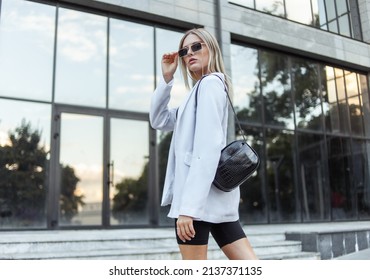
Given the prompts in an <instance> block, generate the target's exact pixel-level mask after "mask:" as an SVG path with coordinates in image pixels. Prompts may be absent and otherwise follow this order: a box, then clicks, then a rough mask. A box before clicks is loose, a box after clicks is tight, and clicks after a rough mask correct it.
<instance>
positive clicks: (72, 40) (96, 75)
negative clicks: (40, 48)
mask: <svg viewBox="0 0 370 280" xmlns="http://www.w3.org/2000/svg"><path fill="white" fill-rule="evenodd" d="M106 49H107V18H106V17H102V16H97V15H93V14H88V13H82V12H78V11H73V10H67V9H63V8H59V19H58V43H57V62H56V85H55V95H56V96H55V101H56V102H60V103H67V104H73V105H85V106H93V107H105V106H106V64H107V62H106V53H107V51H106Z"/></svg>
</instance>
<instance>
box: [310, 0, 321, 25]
mask: <svg viewBox="0 0 370 280" xmlns="http://www.w3.org/2000/svg"><path fill="white" fill-rule="evenodd" d="M318 2H322V0H319V1H317V0H312V1H311V5H312V15H313V23H312V24H313V25H314V26H316V27H320V17H321V13H320V9H319V3H318Z"/></svg>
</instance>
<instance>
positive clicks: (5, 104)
mask: <svg viewBox="0 0 370 280" xmlns="http://www.w3.org/2000/svg"><path fill="white" fill-rule="evenodd" d="M50 116H51V106H50V105H45V104H37V103H33V102H20V101H10V100H5V99H0V146H4V145H5V144H9V131H11V132H14V130H15V128H17V127H19V126H20V125H21V124H22V119H24V120H25V121H26V122H30V123H31V129H32V131H34V130H39V131H40V132H41V133H42V134H41V140H40V145H41V146H44V147H45V149H46V151H49V150H50Z"/></svg>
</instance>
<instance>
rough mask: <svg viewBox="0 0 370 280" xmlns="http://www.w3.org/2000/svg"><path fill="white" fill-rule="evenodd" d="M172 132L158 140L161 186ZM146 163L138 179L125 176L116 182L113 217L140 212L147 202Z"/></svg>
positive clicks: (122, 216) (123, 217)
mask: <svg viewBox="0 0 370 280" xmlns="http://www.w3.org/2000/svg"><path fill="white" fill-rule="evenodd" d="M171 137H172V133H165V134H162V135H161V138H160V140H159V152H158V154H159V156H158V157H159V160H158V161H159V173H160V175H159V177H160V178H159V186H160V187H163V184H164V177H165V171H166V166H167V158H168V151H169V146H170V142H171ZM148 167H149V166H148V163H147V164H145V166H144V168H143V172H142V173H141V175H140V176H139V178H138V179H134V178H125V179H123V180H122V181H121V182H120V183H118V184H116V186H115V188H116V191H117V192H116V194H115V196H114V197H113V207H112V212H113V217H114V218H115V219H118V220H120V221H121V222H122V221H124V220H125V218H126V217H127V216H129V215H130V212H131V213H133V212H137V213H138V212H142V211H143V209H145V206H146V203H147V190H148Z"/></svg>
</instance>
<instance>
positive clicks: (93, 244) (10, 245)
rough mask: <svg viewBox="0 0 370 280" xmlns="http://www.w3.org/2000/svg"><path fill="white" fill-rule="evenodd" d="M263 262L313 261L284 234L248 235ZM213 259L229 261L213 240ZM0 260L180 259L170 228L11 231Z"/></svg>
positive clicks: (0, 246) (2, 238)
mask: <svg viewBox="0 0 370 280" xmlns="http://www.w3.org/2000/svg"><path fill="white" fill-rule="evenodd" d="M248 238H249V240H250V242H251V244H252V246H253V247H254V249H255V252H256V254H257V255H258V256H261V257H260V258H261V259H284V258H304V257H307V258H311V257H314V256H312V255H310V256H309V255H308V254H301V250H302V245H301V242H299V241H286V240H285V235H284V233H281V232H271V233H266V232H264V233H256V232H253V233H251V234H248ZM208 252H209V253H208V257H209V259H225V256H224V255H223V253H222V251H221V250H220V249H219V248H218V247H217V245H216V243H215V242H214V240H213V239H212V237H210V243H209V250H208ZM0 259H131V260H133V259H153V260H154V259H180V254H179V250H178V247H177V244H176V241H175V239H174V233H173V230H170V229H132V230H130V229H126V230H79V231H69V230H68V231H45V232H41V231H40V232H11V233H10V232H8V233H2V234H1V235H0Z"/></svg>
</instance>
